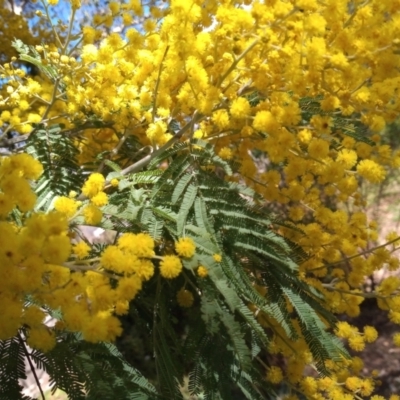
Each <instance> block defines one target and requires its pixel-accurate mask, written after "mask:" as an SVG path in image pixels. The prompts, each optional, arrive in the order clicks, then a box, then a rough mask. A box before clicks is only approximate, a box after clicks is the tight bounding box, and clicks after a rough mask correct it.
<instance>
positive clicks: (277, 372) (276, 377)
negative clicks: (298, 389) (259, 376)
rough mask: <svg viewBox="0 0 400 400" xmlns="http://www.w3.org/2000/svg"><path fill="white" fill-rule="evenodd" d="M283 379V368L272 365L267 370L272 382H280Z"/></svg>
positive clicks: (268, 378)
mask: <svg viewBox="0 0 400 400" xmlns="http://www.w3.org/2000/svg"><path fill="white" fill-rule="evenodd" d="M282 380H283V374H282V370H281V369H280V368H279V367H275V366H273V367H271V368H269V369H268V371H267V381H268V382H271V383H275V384H276V383H280V382H282Z"/></svg>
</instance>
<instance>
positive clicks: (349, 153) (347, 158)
mask: <svg viewBox="0 0 400 400" xmlns="http://www.w3.org/2000/svg"><path fill="white" fill-rule="evenodd" d="M336 161H337V162H339V163H340V164H342V165H344V167H345V168H346V169H350V168H352V167H354V165H355V164H356V162H357V153H356V152H355V151H354V150H349V149H343V150H340V151H339V153H338V155H337V158H336Z"/></svg>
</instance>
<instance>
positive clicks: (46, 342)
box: [26, 326, 56, 352]
mask: <svg viewBox="0 0 400 400" xmlns="http://www.w3.org/2000/svg"><path fill="white" fill-rule="evenodd" d="M26 342H27V344H28V345H29V346H31V347H33V348H34V349H38V350H41V351H43V352H46V351H50V350H51V349H52V348H53V347H54V346H55V345H56V337H55V333H54V331H52V330H50V329H49V328H47V327H45V326H43V327H41V328H34V329H30V330H29V333H28V338H27V340H26Z"/></svg>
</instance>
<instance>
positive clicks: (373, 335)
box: [364, 326, 378, 343]
mask: <svg viewBox="0 0 400 400" xmlns="http://www.w3.org/2000/svg"><path fill="white" fill-rule="evenodd" d="M377 337H378V332H377V330H376V329H375V328H374V327H373V326H364V340H365V341H366V342H367V343H372V342H375V340H376V339H377Z"/></svg>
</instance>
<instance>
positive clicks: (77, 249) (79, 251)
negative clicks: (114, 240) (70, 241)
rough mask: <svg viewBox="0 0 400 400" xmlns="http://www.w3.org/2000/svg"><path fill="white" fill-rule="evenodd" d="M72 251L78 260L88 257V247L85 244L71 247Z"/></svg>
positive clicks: (81, 243) (80, 243)
mask: <svg viewBox="0 0 400 400" xmlns="http://www.w3.org/2000/svg"><path fill="white" fill-rule="evenodd" d="M72 250H73V252H74V254H75V255H76V256H77V257H78V258H80V259H82V258H85V257H87V256H88V255H89V252H90V246H89V245H88V244H87V243H86V242H83V241H82V242H79V243H78V244H76V245H75V246H73V248H72Z"/></svg>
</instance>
